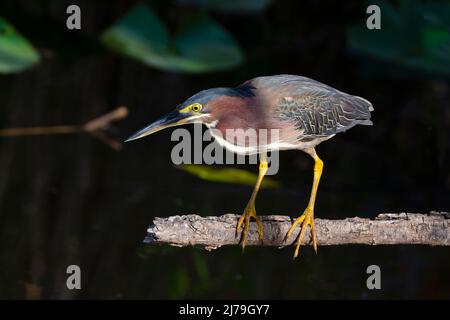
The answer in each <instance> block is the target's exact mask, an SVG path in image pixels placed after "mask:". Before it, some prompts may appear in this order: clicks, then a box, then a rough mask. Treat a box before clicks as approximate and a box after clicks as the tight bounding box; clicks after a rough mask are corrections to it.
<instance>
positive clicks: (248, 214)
mask: <svg viewBox="0 0 450 320" xmlns="http://www.w3.org/2000/svg"><path fill="white" fill-rule="evenodd" d="M250 218H253V219H255V221H256V224H257V225H258V238H259V241H260V242H262V241H263V224H262V222H261V220H260V219H259V218H258V217H257V216H256V210H255V205H254V204H252V203H249V204H248V205H247V207H246V208H245V210H244V213H243V214H242V216H241V217H240V218H239V221H238V223H237V226H236V235H237V234H238V233H239V231H240V230H241V227H243V230H242V238H241V246H242V251H244V249H245V245H246V244H247V238H248V229H249V227H250Z"/></svg>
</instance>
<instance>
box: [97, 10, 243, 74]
mask: <svg viewBox="0 0 450 320" xmlns="http://www.w3.org/2000/svg"><path fill="white" fill-rule="evenodd" d="M102 40H103V42H104V43H105V44H106V45H107V46H108V47H110V48H111V49H113V50H115V51H117V52H118V53H121V54H124V55H126V56H129V57H131V58H134V59H136V60H138V61H141V62H142V63H144V64H147V65H149V66H153V67H157V68H160V69H163V70H170V71H180V72H195V73H198V72H210V71H217V70H222V69H228V68H232V67H235V66H237V65H239V64H240V63H241V62H242V59H243V55H242V52H241V49H240V48H239V46H238V45H237V44H236V42H235V41H234V39H233V38H232V36H231V35H230V34H229V33H228V32H227V31H225V30H224V29H223V28H222V27H220V26H219V25H218V24H216V23H215V22H213V21H212V20H211V19H210V18H209V17H208V16H206V15H203V14H201V15H196V16H194V17H193V19H192V20H191V21H190V22H189V23H188V25H187V26H185V27H184V28H183V30H181V31H180V32H178V33H177V34H176V35H175V36H172V37H171V36H170V35H169V33H168V31H167V29H166V27H165V26H164V24H163V23H162V21H161V20H160V19H159V18H158V17H157V16H156V14H155V13H154V12H153V10H152V9H151V8H149V7H147V6H145V5H143V4H137V5H135V6H134V7H133V8H131V9H130V10H129V11H128V13H126V14H125V16H123V17H122V18H121V19H120V20H119V21H118V22H116V23H115V24H114V25H113V26H111V27H110V28H109V29H107V30H106V31H105V32H104V33H103V35H102Z"/></svg>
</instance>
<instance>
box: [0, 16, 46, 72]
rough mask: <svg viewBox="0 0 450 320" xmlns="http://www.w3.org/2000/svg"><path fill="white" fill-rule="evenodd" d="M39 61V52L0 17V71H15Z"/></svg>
mask: <svg viewBox="0 0 450 320" xmlns="http://www.w3.org/2000/svg"><path fill="white" fill-rule="evenodd" d="M38 62H39V54H38V52H37V51H36V50H35V49H34V48H33V46H32V45H31V44H30V43H29V42H28V40H27V39H25V38H24V37H23V36H21V35H20V34H19V33H18V32H17V31H16V30H15V29H14V27H13V26H12V25H11V24H10V23H8V21H6V20H5V19H3V18H2V17H0V73H15V72H20V71H22V70H25V69H27V68H29V67H31V66H32V65H34V64H36V63H38Z"/></svg>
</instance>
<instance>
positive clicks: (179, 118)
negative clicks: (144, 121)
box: [125, 110, 189, 142]
mask: <svg viewBox="0 0 450 320" xmlns="http://www.w3.org/2000/svg"><path fill="white" fill-rule="evenodd" d="M188 122H189V116H188V114H186V115H184V114H182V113H180V112H178V110H174V111H172V112H170V113H168V114H166V115H165V116H163V117H161V118H160V119H158V120H156V121H155V122H153V123H152V124H151V125H149V126H146V127H145V128H143V129H141V130H139V131H138V132H136V133H134V134H132V135H131V136H130V137H128V139H126V140H125V142H128V141H131V140H136V139H140V138H142V137H145V136H148V135H150V134H152V133H155V132H158V131H160V130H163V129H166V128H170V127H175V126H179V125H182V124H185V123H188Z"/></svg>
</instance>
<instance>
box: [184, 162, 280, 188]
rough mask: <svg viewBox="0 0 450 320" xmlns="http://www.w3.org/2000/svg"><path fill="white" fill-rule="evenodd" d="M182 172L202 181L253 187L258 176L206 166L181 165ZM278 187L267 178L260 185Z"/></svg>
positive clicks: (246, 172) (241, 171)
mask: <svg viewBox="0 0 450 320" xmlns="http://www.w3.org/2000/svg"><path fill="white" fill-rule="evenodd" d="M178 168H180V169H181V170H183V171H186V172H188V173H190V174H193V175H195V176H197V177H199V178H201V179H203V180H208V181H215V182H224V183H236V184H245V185H251V186H253V185H255V183H256V179H257V178H258V175H256V174H254V173H251V172H248V171H246V170H241V169H236V168H224V169H217V168H214V167H211V166H206V165H193V164H183V165H180V166H178ZM277 186H279V183H278V182H277V181H275V180H273V179H271V178H269V177H265V178H264V180H263V182H262V183H261V187H263V188H274V187H277Z"/></svg>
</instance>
